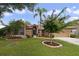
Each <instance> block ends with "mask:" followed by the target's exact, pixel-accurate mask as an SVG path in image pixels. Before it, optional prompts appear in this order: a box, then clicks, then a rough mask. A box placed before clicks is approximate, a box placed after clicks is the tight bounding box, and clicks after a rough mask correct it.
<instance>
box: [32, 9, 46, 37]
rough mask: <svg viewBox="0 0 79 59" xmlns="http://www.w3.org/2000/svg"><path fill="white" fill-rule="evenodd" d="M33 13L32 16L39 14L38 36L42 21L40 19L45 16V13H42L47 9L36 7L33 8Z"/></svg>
mask: <svg viewBox="0 0 79 59" xmlns="http://www.w3.org/2000/svg"><path fill="white" fill-rule="evenodd" d="M35 12H36V13H35V14H34V18H35V17H36V16H39V18H40V29H39V30H40V31H39V34H40V35H39V36H41V23H42V21H43V17H45V15H44V13H45V12H47V10H46V9H45V8H37V9H35Z"/></svg>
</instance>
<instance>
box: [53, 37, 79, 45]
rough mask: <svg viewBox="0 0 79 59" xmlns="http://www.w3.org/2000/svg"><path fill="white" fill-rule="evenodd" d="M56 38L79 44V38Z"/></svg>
mask: <svg viewBox="0 0 79 59" xmlns="http://www.w3.org/2000/svg"><path fill="white" fill-rule="evenodd" d="M54 39H59V40H63V41H66V42H69V43H73V44H76V45H79V39H77V38H69V37H55V38H54Z"/></svg>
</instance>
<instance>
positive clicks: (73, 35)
mask: <svg viewBox="0 0 79 59" xmlns="http://www.w3.org/2000/svg"><path fill="white" fill-rule="evenodd" d="M70 37H71V38H79V35H75V34H70Z"/></svg>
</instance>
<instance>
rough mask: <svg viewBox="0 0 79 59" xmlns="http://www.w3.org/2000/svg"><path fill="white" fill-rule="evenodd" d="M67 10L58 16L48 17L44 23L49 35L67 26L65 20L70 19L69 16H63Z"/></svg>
mask: <svg viewBox="0 0 79 59" xmlns="http://www.w3.org/2000/svg"><path fill="white" fill-rule="evenodd" d="M65 9H66V8H64V9H63V10H62V11H61V12H60V13H59V14H58V15H54V11H53V13H52V15H48V17H47V19H46V20H45V21H44V22H43V27H44V30H45V31H47V32H49V33H56V32H58V31H60V30H62V29H63V28H65V27H66V26H67V24H66V23H65V19H68V18H69V16H61V14H62V13H64V11H65Z"/></svg>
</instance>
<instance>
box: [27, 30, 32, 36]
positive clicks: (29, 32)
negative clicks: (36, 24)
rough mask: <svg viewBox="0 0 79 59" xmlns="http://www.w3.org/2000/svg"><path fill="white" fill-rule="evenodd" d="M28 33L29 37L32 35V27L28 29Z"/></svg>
mask: <svg viewBox="0 0 79 59" xmlns="http://www.w3.org/2000/svg"><path fill="white" fill-rule="evenodd" d="M26 35H27V36H29V37H32V35H33V30H32V29H28V30H26Z"/></svg>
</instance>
